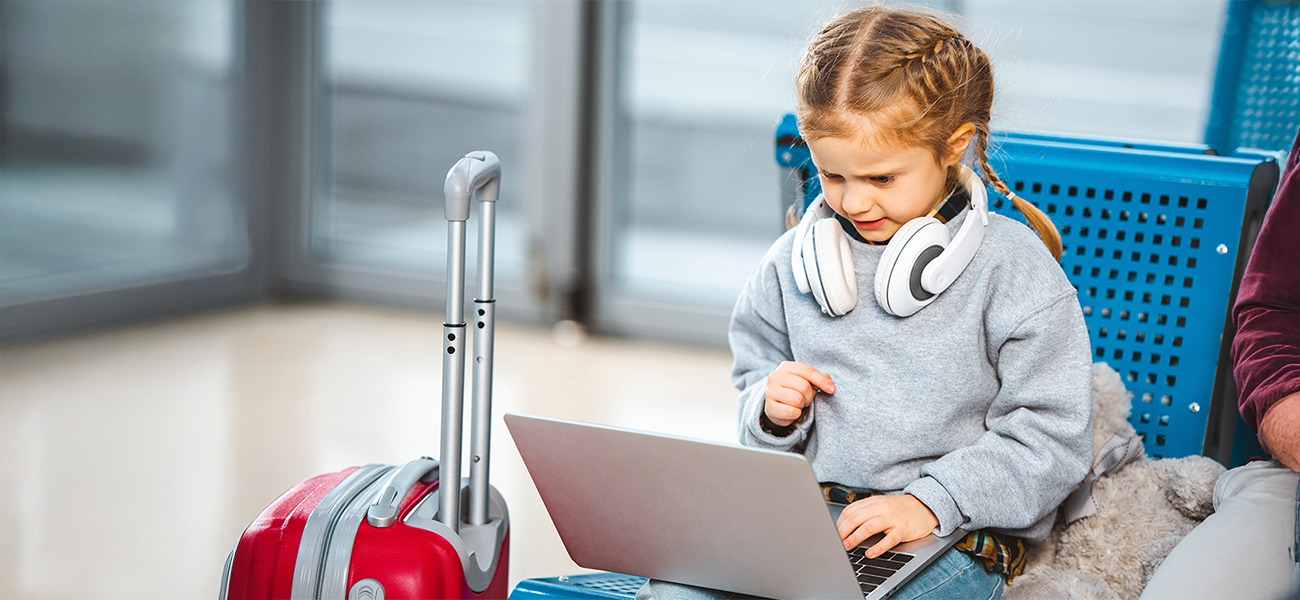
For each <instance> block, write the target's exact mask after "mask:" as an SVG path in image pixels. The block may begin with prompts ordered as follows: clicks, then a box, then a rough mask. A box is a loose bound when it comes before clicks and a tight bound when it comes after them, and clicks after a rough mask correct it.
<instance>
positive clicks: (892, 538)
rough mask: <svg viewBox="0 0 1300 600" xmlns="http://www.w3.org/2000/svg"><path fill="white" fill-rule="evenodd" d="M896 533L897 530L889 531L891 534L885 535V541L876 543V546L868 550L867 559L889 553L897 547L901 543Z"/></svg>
mask: <svg viewBox="0 0 1300 600" xmlns="http://www.w3.org/2000/svg"><path fill="white" fill-rule="evenodd" d="M896 531H898V530H897V529H891V530H889V533H887V534H885V538H884V539H882V540H880V541H879V542H876V545H875V546H872V547H870V548H868V549H867V558H875V557H877V556H880V555H881V554H884V553H886V552H888V551H889V549H890V548H893V547H894V546H897V545H898V542H899V536H898V534H897V533H895V532H896Z"/></svg>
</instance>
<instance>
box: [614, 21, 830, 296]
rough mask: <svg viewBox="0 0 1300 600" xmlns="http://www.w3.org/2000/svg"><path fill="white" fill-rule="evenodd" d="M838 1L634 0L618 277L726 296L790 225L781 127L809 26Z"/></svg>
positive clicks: (623, 283)
mask: <svg viewBox="0 0 1300 600" xmlns="http://www.w3.org/2000/svg"><path fill="white" fill-rule="evenodd" d="M840 5H842V3H841V2H798V3H794V2H780V1H768V2H746V3H744V4H743V5H741V4H738V3H736V2H730V1H727V0H721V1H702V2H689V3H686V2H659V1H654V0H647V1H638V2H632V3H630V4H629V6H627V9H628V13H627V14H626V16H625V19H624V21H623V32H622V36H623V39H622V48H621V52H622V56H621V69H622V71H621V74H622V86H623V87H622V89H621V90H620V94H619V96H620V100H619V102H620V105H619V107H618V110H619V117H620V121H621V123H622V131H621V133H622V134H623V135H624V136H625V138H624V142H623V143H625V144H627V147H626V148H625V150H624V151H625V152H626V156H627V161H628V164H627V165H626V166H625V167H624V169H625V171H624V172H623V174H622V175H623V182H622V183H621V185H620V189H621V191H622V196H623V197H621V198H619V200H618V206H617V207H616V209H615V210H616V214H617V219H616V225H615V227H616V228H617V229H618V231H617V232H616V233H615V235H614V236H613V239H614V240H615V242H614V256H613V259H614V262H613V278H614V284H615V285H616V286H617V287H618V288H619V289H620V290H622V291H626V292H628V293H631V294H633V295H636V296H642V297H651V298H659V299H665V300H678V301H686V302H691V303H702V304H709V305H730V304H731V303H732V302H734V300H735V297H736V294H737V293H739V291H740V287H741V286H742V285H743V284H744V281H745V279H746V278H747V277H748V276H749V273H750V271H752V270H753V268H754V265H756V264H758V260H759V259H760V258H761V257H762V256H763V253H764V252H766V251H767V248H768V246H770V245H771V243H772V241H773V240H774V239H776V237H777V236H778V235H780V233H781V231H782V225H781V218H780V214H781V211H782V210H783V205H782V200H781V195H780V192H779V183H780V180H779V178H780V177H781V175H780V174H779V173H778V169H777V166H776V163H775V161H774V158H773V150H772V144H773V133H774V131H775V126H776V123H777V121H778V120H779V119H780V117H781V115H783V114H785V113H788V112H790V111H791V110H792V108H793V106H794V104H793V89H794V87H793V82H794V69H795V67H796V66H797V64H798V60H799V55H800V53H801V51H802V49H803V46H804V45H805V44H806V42H807V39H808V37H809V36H810V35H811V34H812V33H813V32H815V30H816V28H819V27H820V26H821V24H822V22H823V21H824V20H826V19H827V18H829V17H830V16H832V15H834V14H835V13H836V12H837V10H838V7H839V6H840ZM741 6H743V8H744V9H743V10H738V7H741Z"/></svg>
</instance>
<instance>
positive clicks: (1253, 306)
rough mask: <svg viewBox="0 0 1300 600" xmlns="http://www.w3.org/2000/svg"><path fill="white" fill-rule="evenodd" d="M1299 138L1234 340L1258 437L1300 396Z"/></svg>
mask: <svg viewBox="0 0 1300 600" xmlns="http://www.w3.org/2000/svg"><path fill="white" fill-rule="evenodd" d="M1297 228H1300V137H1297V138H1296V143H1295V144H1294V146H1293V147H1292V148H1291V154H1290V157H1289V158H1288V159H1287V165H1286V171H1285V172H1284V173H1283V175H1282V181H1281V184H1280V185H1279V186H1278V189H1277V195H1276V196H1274V198H1273V204H1272V206H1271V207H1270V208H1269V211H1268V215H1267V216H1266V217H1265V218H1264V226H1263V228H1262V229H1260V232H1259V237H1258V238H1257V239H1256V241H1255V249H1254V252H1252V254H1251V256H1250V263H1249V264H1248V265H1247V266H1246V272H1245V273H1244V274H1243V275H1242V277H1241V288H1240V291H1239V292H1238V294H1237V305H1236V307H1235V309H1234V311H1233V315H1234V319H1235V323H1236V326H1237V334H1236V337H1234V338H1233V341H1232V362H1233V375H1234V377H1235V378H1236V380H1237V388H1238V391H1239V395H1238V407H1239V408H1240V410H1241V416H1242V418H1243V419H1244V420H1245V421H1246V423H1247V424H1249V425H1250V427H1251V428H1252V429H1254V430H1255V432H1256V433H1258V432H1259V425H1260V423H1261V422H1262V421H1263V420H1264V413H1266V412H1268V409H1269V408H1271V407H1272V406H1273V404H1274V403H1276V402H1277V401H1278V400H1281V399H1282V398H1285V397H1287V396H1289V395H1291V394H1293V393H1295V392H1297V391H1300V269H1296V268H1295V260H1296V259H1295V257H1296V256H1300V235H1296V233H1295V231H1296V229H1297Z"/></svg>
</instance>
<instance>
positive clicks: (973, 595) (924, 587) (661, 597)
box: [636, 549, 1006, 600]
mask: <svg viewBox="0 0 1300 600" xmlns="http://www.w3.org/2000/svg"><path fill="white" fill-rule="evenodd" d="M1005 587H1006V582H1005V581H1004V580H1003V579H1002V576H1001V575H998V574H997V573H993V572H991V571H989V570H988V569H985V568H984V567H983V565H981V564H979V563H978V562H976V561H975V560H974V559H972V558H971V557H970V555H968V554H966V553H964V552H960V551H958V550H956V549H953V550H949V551H947V552H945V553H944V554H943V556H940V557H939V560H936V561H934V564H932V565H930V566H929V567H927V568H926V569H925V570H924V571H922V572H921V574H920V575H917V576H916V577H915V578H913V579H912V580H911V581H909V582H908V583H907V585H905V586H903V587H902V588H901V589H899V590H898V592H897V593H895V594H894V596H893V597H892V598H891V600H995V599H997V598H1001V597H1002V590H1003V589H1004V588H1005ZM753 599H754V597H753V596H747V595H745V594H737V593H733V592H723V591H718V590H710V589H705V588H699V587H694V586H689V585H681V584H677V583H669V582H667V581H655V580H651V581H650V582H649V583H647V584H646V585H645V586H644V587H642V588H641V591H639V592H637V594H636V600H753Z"/></svg>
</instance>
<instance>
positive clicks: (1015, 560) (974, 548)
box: [822, 483, 1026, 583]
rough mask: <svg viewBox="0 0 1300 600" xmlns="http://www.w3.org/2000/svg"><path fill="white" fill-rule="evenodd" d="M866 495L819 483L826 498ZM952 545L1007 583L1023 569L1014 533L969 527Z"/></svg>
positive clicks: (849, 500) (850, 498) (847, 500)
mask: <svg viewBox="0 0 1300 600" xmlns="http://www.w3.org/2000/svg"><path fill="white" fill-rule="evenodd" d="M870 495H871V493H870V492H863V491H856V490H852V489H850V488H845V487H843V486H840V485H837V484H833V483H824V484H822V496H824V497H825V498H826V501H827V502H834V503H836V504H852V503H854V502H857V501H858V500H861V499H863V498H866V497H867V496H870ZM954 548H956V549H957V550H960V551H961V552H965V553H966V554H969V555H971V556H972V557H974V558H975V559H977V560H979V561H980V563H982V564H983V565H984V568H985V569H988V570H989V571H992V572H994V573H999V574H1001V575H1002V576H1003V577H1006V579H1007V583H1010V582H1011V580H1012V579H1015V578H1016V577H1018V576H1019V575H1020V574H1021V573H1024V572H1025V558H1026V553H1025V543H1024V541H1022V540H1021V539H1020V538H1018V537H1013V536H1009V535H1005V534H1001V533H994V532H991V531H983V530H981V531H972V532H970V533H967V534H966V537H964V538H962V540H961V541H960V542H957V545H956V546H954Z"/></svg>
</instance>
